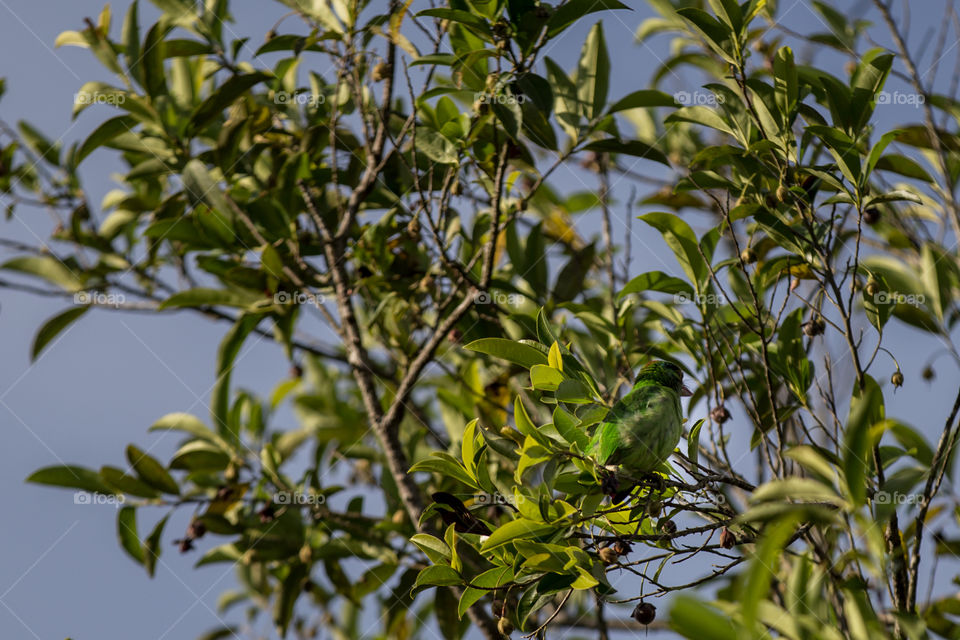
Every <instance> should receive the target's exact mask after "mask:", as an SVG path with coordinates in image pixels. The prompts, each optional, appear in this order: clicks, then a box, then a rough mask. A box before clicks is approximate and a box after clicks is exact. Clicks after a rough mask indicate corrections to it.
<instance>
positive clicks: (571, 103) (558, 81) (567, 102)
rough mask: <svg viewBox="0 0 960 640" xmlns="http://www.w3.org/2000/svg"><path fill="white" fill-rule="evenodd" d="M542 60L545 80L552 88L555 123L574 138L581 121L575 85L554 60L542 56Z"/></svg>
mask: <svg viewBox="0 0 960 640" xmlns="http://www.w3.org/2000/svg"><path fill="white" fill-rule="evenodd" d="M544 62H545V64H546V66H547V80H548V81H549V82H550V86H551V87H552V88H553V99H554V103H553V112H554V113H555V114H556V117H557V124H559V125H560V128H561V129H563V130H564V131H565V132H566V133H567V135H568V136H570V137H571V138H572V139H574V140H576V139H577V136H578V134H579V131H580V122H581V120H580V98H579V97H578V95H577V86H576V85H575V84H574V83H573V81H572V80H571V79H570V76H568V75H567V73H566V72H565V71H564V70H563V68H561V67H560V65H558V64H557V63H556V62H554V61H553V60H551V59H550V58H549V57H546V58H544Z"/></svg>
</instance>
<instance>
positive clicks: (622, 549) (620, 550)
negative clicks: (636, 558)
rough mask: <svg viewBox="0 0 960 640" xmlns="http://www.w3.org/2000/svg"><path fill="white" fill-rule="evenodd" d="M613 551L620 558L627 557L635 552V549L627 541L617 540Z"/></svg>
mask: <svg viewBox="0 0 960 640" xmlns="http://www.w3.org/2000/svg"><path fill="white" fill-rule="evenodd" d="M613 550H614V551H616V552H617V555H618V556H625V555H627V554H628V553H630V552H631V551H632V550H633V547H632V546H630V543H629V542H627V541H626V540H617V541H616V542H614V543H613Z"/></svg>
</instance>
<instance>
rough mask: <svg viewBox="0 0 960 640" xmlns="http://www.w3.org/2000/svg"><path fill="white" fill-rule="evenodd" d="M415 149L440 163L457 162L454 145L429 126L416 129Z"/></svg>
mask: <svg viewBox="0 0 960 640" xmlns="http://www.w3.org/2000/svg"><path fill="white" fill-rule="evenodd" d="M417 151H420V152H421V153H423V154H424V155H425V156H427V157H428V158H430V159H431V160H433V161H434V162H438V163H440V164H456V163H457V162H458V156H457V147H456V145H455V144H453V143H452V142H450V140H448V139H447V138H445V137H444V136H443V135H442V134H441V133H440V132H438V131H436V130H434V129H431V128H430V127H421V128H419V129H418V130H417Z"/></svg>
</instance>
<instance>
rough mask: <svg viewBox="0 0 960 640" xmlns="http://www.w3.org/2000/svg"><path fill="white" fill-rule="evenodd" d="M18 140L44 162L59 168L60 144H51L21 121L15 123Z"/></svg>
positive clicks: (29, 125)
mask: <svg viewBox="0 0 960 640" xmlns="http://www.w3.org/2000/svg"><path fill="white" fill-rule="evenodd" d="M17 128H18V129H19V130H20V138H21V139H22V140H23V142H24V143H26V145H27V146H28V147H29V148H30V149H31V150H32V151H33V152H34V153H35V154H37V156H38V157H39V158H40V159H41V160H43V161H44V162H49V163H50V164H52V165H54V166H60V144H59V143H56V142H52V141H51V140H50V139H49V138H47V137H46V136H45V135H43V134H42V133H40V131H39V130H37V129H35V128H34V127H33V126H32V125H31V124H30V123H28V122H24V121H23V120H21V121H20V122H18V123H17Z"/></svg>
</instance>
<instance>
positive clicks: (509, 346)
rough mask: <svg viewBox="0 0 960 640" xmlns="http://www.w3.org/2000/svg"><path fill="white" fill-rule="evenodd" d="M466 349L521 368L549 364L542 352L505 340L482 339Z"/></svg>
mask: <svg viewBox="0 0 960 640" xmlns="http://www.w3.org/2000/svg"><path fill="white" fill-rule="evenodd" d="M464 349H468V350H470V351H476V352H478V353H485V354H487V355H488V356H493V357H495V358H500V359H501V360H506V361H507V362H512V363H514V364H518V365H520V366H521V367H526V368H527V369H529V368H530V367H532V366H534V365H537V364H547V362H548V361H547V356H546V354H544V353H543V352H542V351H539V350H537V349H535V348H534V347H531V346H529V345H526V344H523V343H521V342H514V341H513V340H506V339H504V338H481V339H479V340H474V341H473V342H471V343H470V344H468V345H465V346H464Z"/></svg>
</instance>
